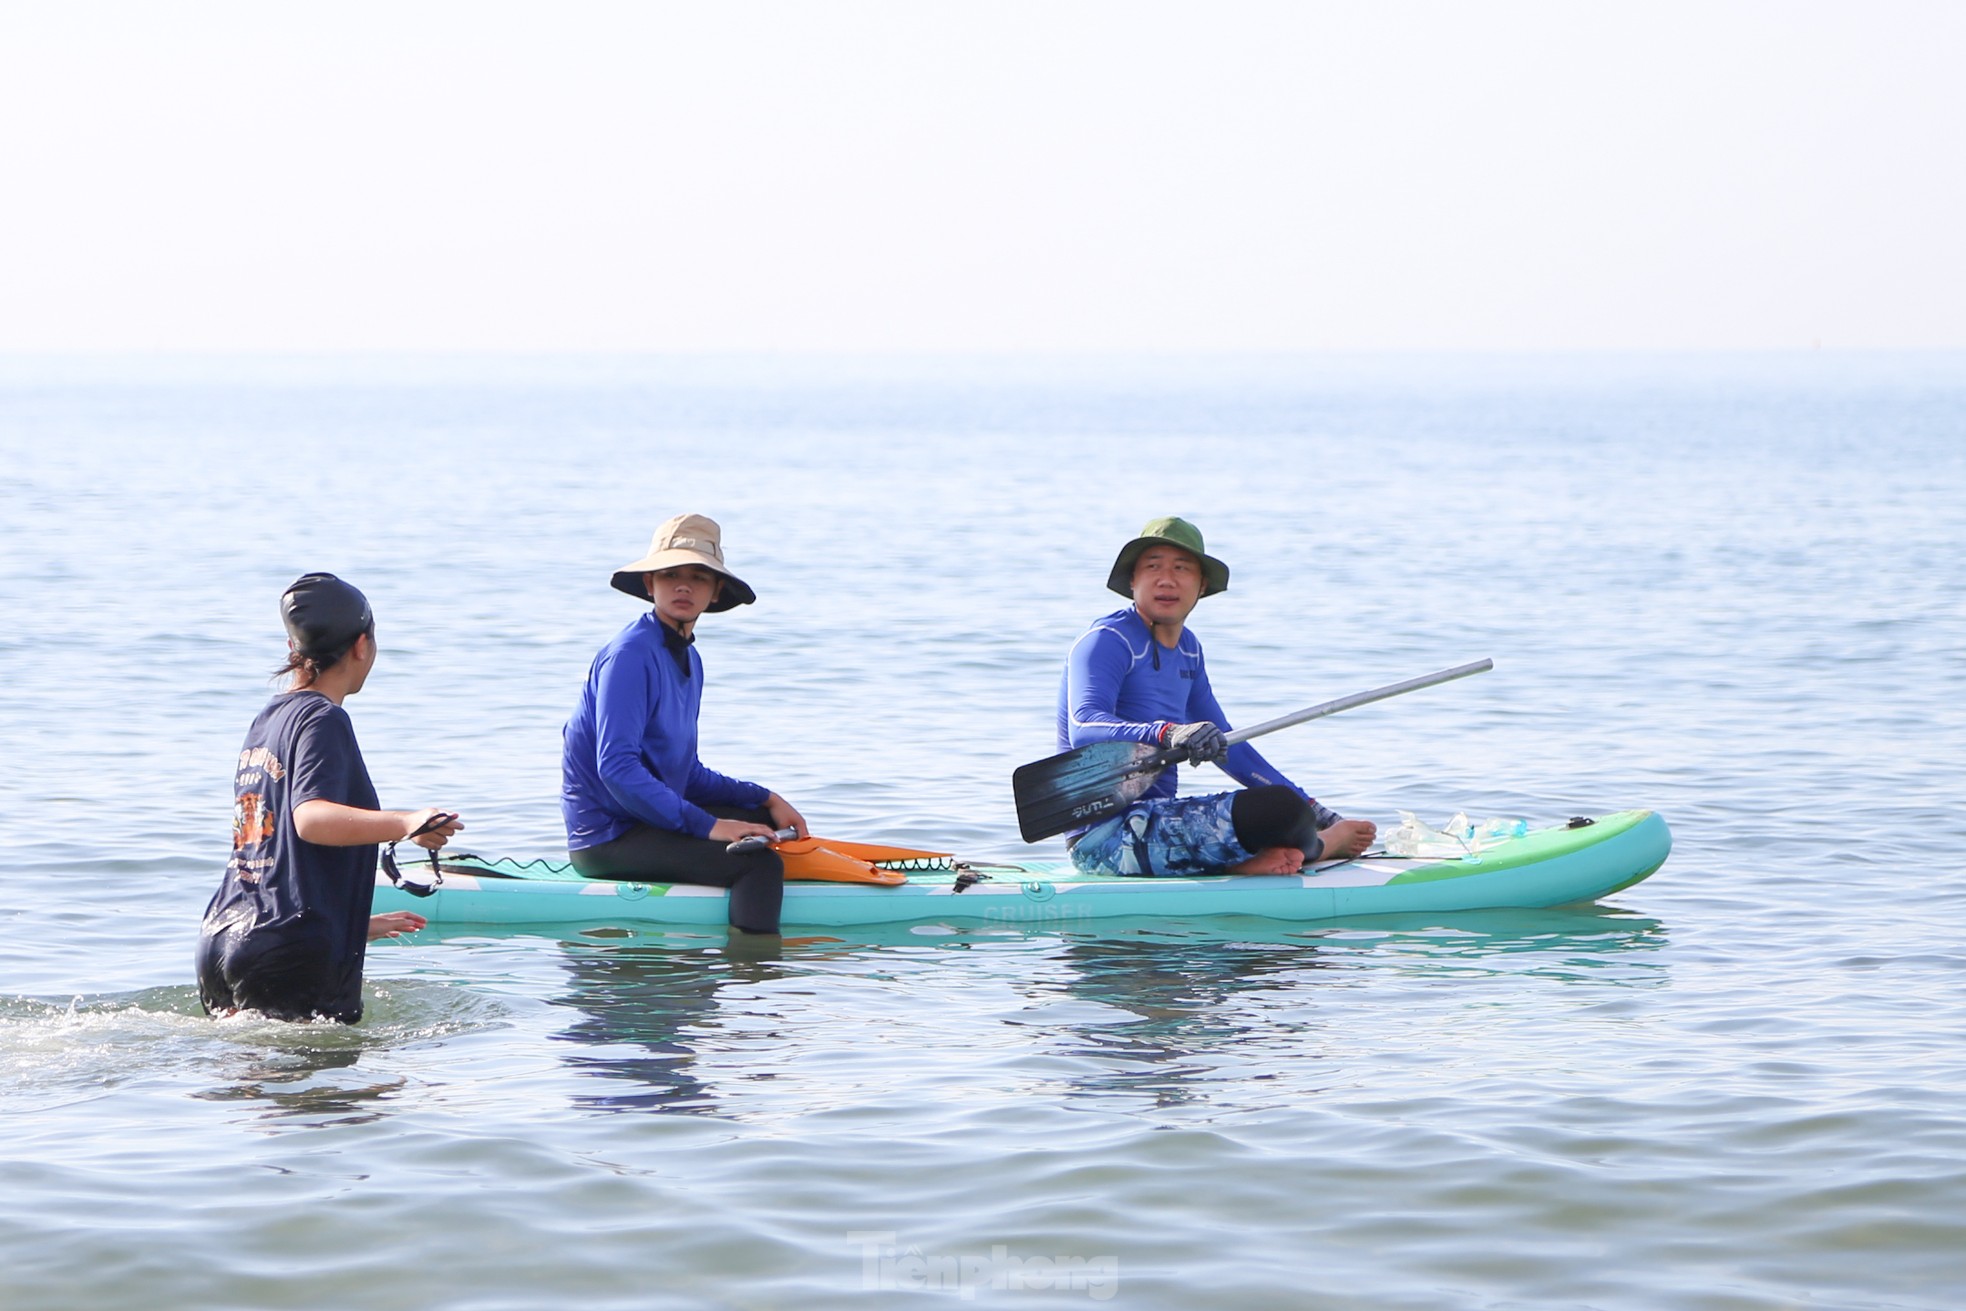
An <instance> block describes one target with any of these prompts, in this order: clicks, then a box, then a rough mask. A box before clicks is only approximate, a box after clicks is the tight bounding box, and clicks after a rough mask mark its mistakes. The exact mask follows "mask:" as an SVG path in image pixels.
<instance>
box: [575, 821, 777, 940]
mask: <svg viewBox="0 0 1966 1311" xmlns="http://www.w3.org/2000/svg"><path fill="white" fill-rule="evenodd" d="M705 809H707V810H708V811H709V812H710V813H711V814H712V815H715V816H716V817H717V818H718V819H741V820H745V821H747V822H749V823H752V824H767V825H768V824H770V823H771V816H770V815H768V814H766V813H765V812H764V811H762V810H744V809H740V808H738V807H735V806H707V807H705ZM726 845H727V844H725V843H722V842H713V841H711V840H710V839H709V838H693V837H691V836H690V835H689V834H687V833H677V832H675V831H673V830H671V829H663V828H655V827H653V826H651V825H648V824H637V825H636V826H635V827H634V828H631V829H629V830H628V831H627V832H626V833H623V834H622V835H621V836H620V837H618V838H616V839H615V840H614V841H612V842H603V843H602V844H601V845H600V846H598V847H583V848H582V849H581V850H579V851H576V852H574V853H573V867H574V869H575V870H576V871H577V872H578V873H580V874H581V875H583V876H584V877H586V878H590V879H621V880H624V881H630V882H635V883H697V884H701V885H703V886H705V887H711V888H729V889H730V922H731V927H732V928H737V929H742V930H743V931H744V932H746V933H776V932H778V912H779V907H780V905H781V903H782V902H783V901H784V899H785V862H784V861H782V860H780V859H779V858H778V853H777V852H775V851H773V850H772V849H771V848H770V847H763V848H760V849H759V850H757V851H741V852H739V853H737V854H736V855H732V854H731V853H730V852H728V851H725V850H724V847H725V846H726Z"/></svg>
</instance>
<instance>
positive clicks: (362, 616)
mask: <svg viewBox="0 0 1966 1311" xmlns="http://www.w3.org/2000/svg"><path fill="white" fill-rule="evenodd" d="M280 617H281V619H282V620H283V621H284V623H285V624H286V628H287V650H288V656H287V663H286V665H285V666H284V667H283V668H282V669H281V670H280V673H281V674H291V675H292V676H293V682H292V685H291V686H290V687H289V688H288V689H287V690H286V691H285V692H282V693H281V694H279V695H278V696H275V697H274V698H273V700H272V701H270V702H268V703H267V706H266V708H265V709H264V710H262V711H260V712H259V717H258V718H257V719H255V720H253V724H252V727H251V728H249V729H248V730H246V741H245V745H244V746H243V747H241V748H240V751H239V767H238V772H237V774H236V775H235V777H234V781H233V792H234V802H233V812H232V859H231V861H230V863H228V864H227V866H226V869H225V878H224V880H223V881H222V882H221V883H220V884H219V889H218V892H217V893H216V894H214V895H213V897H212V901H211V905H210V906H208V907H207V908H206V910H205V922H204V927H203V930H202V931H201V933H200V935H199V940H198V997H199V1000H200V1001H202V1002H203V1003H204V1006H205V1009H206V1010H207V1011H208V1012H210V1013H212V1014H214V1015H230V1014H232V1013H233V1012H235V1011H240V1010H253V1011H258V1012H260V1013H261V1014H263V1015H266V1016H269V1017H271V1018H273V1019H279V1020H308V1019H315V1018H324V1019H330V1020H339V1021H341V1022H342V1023H344V1024H353V1023H355V1022H356V1021H357V1020H360V1019H361V1018H362V962H363V958H364V956H365V955H366V954H367V949H368V944H369V941H370V940H371V939H373V938H393V937H396V936H397V935H399V934H402V933H406V932H412V931H414V930H416V929H420V928H422V927H423V926H424V923H425V921H424V918H423V916H421V915H418V914H416V913H414V912H412V911H394V912H391V913H389V914H384V915H372V914H371V913H370V904H371V900H372V898H373V897H374V895H375V869H376V849H377V846H378V844H380V843H384V842H388V843H391V844H394V843H396V842H399V841H402V840H403V839H405V838H408V839H410V840H412V841H414V842H416V843H417V844H418V845H420V846H423V847H427V848H429V849H430V850H432V851H435V850H436V849H437V848H439V847H441V846H443V845H444V843H445V842H446V841H447V840H448V839H449V838H450V836H451V834H453V833H456V832H457V831H458V830H460V829H462V828H463V827H464V825H463V824H461V823H459V822H458V817H457V816H456V815H454V814H450V813H448V812H446V811H441V810H436V809H427V810H381V809H378V808H377V801H376V794H375V785H374V784H373V783H371V782H370V781H369V771H368V767H367V765H365V764H364V763H363V761H362V750H361V748H360V747H359V746H357V745H356V743H355V729H354V726H353V724H351V723H350V721H349V718H348V712H347V711H345V710H343V709H342V708H341V703H342V701H343V700H344V699H345V698H347V697H350V696H353V695H354V694H355V693H357V692H359V691H361V690H362V685H363V683H365V682H366V681H367V680H368V676H369V671H370V670H371V669H373V668H374V667H375V657H376V647H375V618H374V616H373V615H372V614H371V613H370V611H369V603H368V600H367V598H365V597H364V596H363V595H362V594H361V592H359V591H357V590H356V589H355V588H353V587H351V586H350V585H348V584H347V583H344V582H343V581H341V579H339V578H336V577H335V576H334V575H333V574H307V575H306V576H304V577H302V578H300V579H299V580H298V581H296V582H295V583H294V585H293V586H292V587H289V588H288V589H287V590H286V593H285V594H284V595H283V596H281V598H280Z"/></svg>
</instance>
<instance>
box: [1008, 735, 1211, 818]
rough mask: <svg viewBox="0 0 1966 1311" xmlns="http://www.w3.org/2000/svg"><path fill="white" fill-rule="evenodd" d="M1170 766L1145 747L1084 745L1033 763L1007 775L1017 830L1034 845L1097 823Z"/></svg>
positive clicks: (1156, 749)
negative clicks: (1014, 800) (1015, 808)
mask: <svg viewBox="0 0 1966 1311" xmlns="http://www.w3.org/2000/svg"><path fill="white" fill-rule="evenodd" d="M1170 763H1172V762H1171V761H1169V760H1167V759H1166V758H1164V757H1163V756H1162V754H1161V750H1160V748H1159V747H1151V746H1148V745H1147V744H1146V743H1144V742H1089V743H1087V744H1086V745H1085V746H1082V747H1078V748H1075V749H1074V750H1071V751H1067V752H1064V753H1062V754H1060V755H1056V756H1052V757H1050V758H1049V759H1046V760H1034V761H1032V762H1031V763H1030V764H1028V765H1025V766H1023V767H1021V768H1020V769H1018V771H1017V772H1016V773H1014V774H1012V775H1011V776H1010V786H1011V790H1012V791H1013V792H1014V793H1015V794H1016V796H1017V831H1018V832H1019V833H1022V834H1023V835H1024V840H1025V841H1026V842H1037V841H1040V840H1042V839H1044V838H1048V837H1053V836H1055V835H1057V834H1059V833H1063V832H1065V830H1067V829H1074V828H1084V827H1085V826H1086V825H1088V824H1097V823H1098V822H1099V821H1100V820H1102V819H1108V818H1110V817H1111V816H1113V815H1116V814H1118V813H1119V812H1120V811H1121V810H1123V809H1124V808H1125V807H1126V806H1128V805H1130V804H1131V803H1132V802H1134V801H1135V800H1137V799H1138V798H1139V796H1140V794H1141V793H1142V792H1145V791H1146V790H1147V789H1148V788H1150V787H1152V786H1153V785H1154V779H1155V778H1157V777H1159V775H1160V772H1161V770H1163V769H1165V768H1166V767H1167V766H1168V765H1169V764H1170Z"/></svg>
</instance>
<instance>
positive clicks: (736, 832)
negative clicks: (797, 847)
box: [710, 819, 778, 844]
mask: <svg viewBox="0 0 1966 1311" xmlns="http://www.w3.org/2000/svg"><path fill="white" fill-rule="evenodd" d="M777 836H778V835H777V833H775V832H773V831H772V830H771V829H769V828H767V827H765V826H764V825H763V824H753V823H752V822H751V821H750V820H748V819H720V820H718V821H717V822H716V823H714V824H712V825H711V826H710V840H711V841H712V842H722V843H726V844H728V843H732V842H735V841H737V840H738V839H739V838H773V837H777Z"/></svg>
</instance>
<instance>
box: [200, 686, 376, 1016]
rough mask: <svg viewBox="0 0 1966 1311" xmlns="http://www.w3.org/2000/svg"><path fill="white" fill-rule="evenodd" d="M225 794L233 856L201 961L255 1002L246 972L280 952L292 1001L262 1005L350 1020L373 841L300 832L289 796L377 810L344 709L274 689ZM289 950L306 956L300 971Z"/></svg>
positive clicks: (357, 1009) (208, 915)
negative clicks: (349, 842) (229, 794)
mask: <svg viewBox="0 0 1966 1311" xmlns="http://www.w3.org/2000/svg"><path fill="white" fill-rule="evenodd" d="M233 794H234V800H233V810H232V859H231V862H230V863H229V864H228V865H227V866H226V870H225V879H224V881H223V882H221V883H220V884H219V889H218V892H217V893H216V894H214V895H213V897H212V901H211V905H210V906H208V907H206V909H205V923H204V928H203V932H202V941H201V943H200V958H201V961H203V960H205V959H207V958H214V963H215V964H219V963H222V964H223V965H224V969H223V973H225V974H226V975H227V976H228V982H232V983H235V984H236V983H241V982H242V983H244V984H245V985H246V986H244V987H234V991H235V992H236V993H237V994H238V995H237V1001H236V1003H234V1004H253V1002H252V998H253V997H255V996H257V995H260V992H259V990H256V989H255V988H254V987H253V986H252V982H253V981H252V980H251V979H250V977H246V976H250V975H251V974H252V972H253V970H254V968H255V962H256V961H261V960H269V961H279V960H285V961H286V962H288V973H287V974H286V975H283V976H282V977H280V978H279V979H278V980H277V981H273V991H275V992H277V993H281V994H283V995H285V996H288V997H290V998H291V1004H289V1005H277V1006H275V1007H273V1008H272V1009H280V1010H297V1009H304V1010H311V1011H313V1012H316V1013H319V1014H322V1015H327V1016H331V1017H332V1018H335V1019H341V1020H346V1021H348V1022H350V1023H352V1022H354V1021H355V1020H358V1019H360V1018H361V1015H362V960H363V957H364V955H365V954H366V952H367V950H368V940H369V937H368V935H369V909H370V905H371V902H372V899H373V898H374V896H375V864H376V847H375V845H374V844H373V843H371V844H369V845H366V846H360V847H327V846H322V845H320V844H319V843H314V842H306V841H303V840H302V839H301V837H300V835H299V834H297V833H296V832H294V819H293V812H294V808H295V807H296V806H299V805H300V804H301V803H302V802H305V801H313V800H316V799H319V800H323V801H333V802H338V803H339V804H341V805H344V806H356V807H360V808H361V809H363V810H375V809H377V808H378V807H377V802H376V795H375V785H374V784H373V783H371V782H370V781H369V771H368V767H367V766H366V765H365V764H363V763H362V750H361V748H360V747H359V746H357V745H356V743H355V728H354V725H353V724H351V723H350V722H349V719H348V712H347V711H345V710H343V709H342V708H341V707H340V706H338V705H336V704H335V703H334V702H332V701H330V700H328V698H327V697H325V696H322V695H321V694H320V693H319V692H288V693H285V694H283V695H281V696H276V697H274V698H273V700H272V701H270V702H268V703H267V706H266V709H264V710H262V711H260V713H259V717H258V718H257V719H255V720H253V726H252V727H251V728H250V729H248V730H247V731H246V742H245V745H244V746H243V747H241V748H240V750H239V767H238V772H237V774H236V775H235V777H234V780H233ZM215 939H222V940H223V941H220V942H215V941H214V940H215ZM297 960H301V961H305V962H306V964H305V965H304V966H303V967H302V968H301V970H300V971H299V974H300V975H301V977H298V978H296V977H293V972H292V969H291V965H292V963H293V962H295V961H297ZM265 972H266V973H267V974H268V975H269V978H270V976H271V975H272V974H273V973H275V972H276V970H275V968H274V967H272V966H269V967H268V968H267V969H266V971H265ZM235 975H237V976H240V977H239V978H237V979H233V978H232V976H235ZM268 981H269V980H262V981H261V982H263V983H264V982H268ZM202 987H203V984H202V982H201V988H202ZM206 991H212V989H206ZM217 1000H219V1001H221V1002H223V1001H225V1000H226V999H225V998H224V997H220V998H218V999H217ZM276 1000H277V999H276ZM213 1001H214V998H212V997H210V996H207V998H206V1004H207V1005H208V1006H211V1005H212V1004H213Z"/></svg>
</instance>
